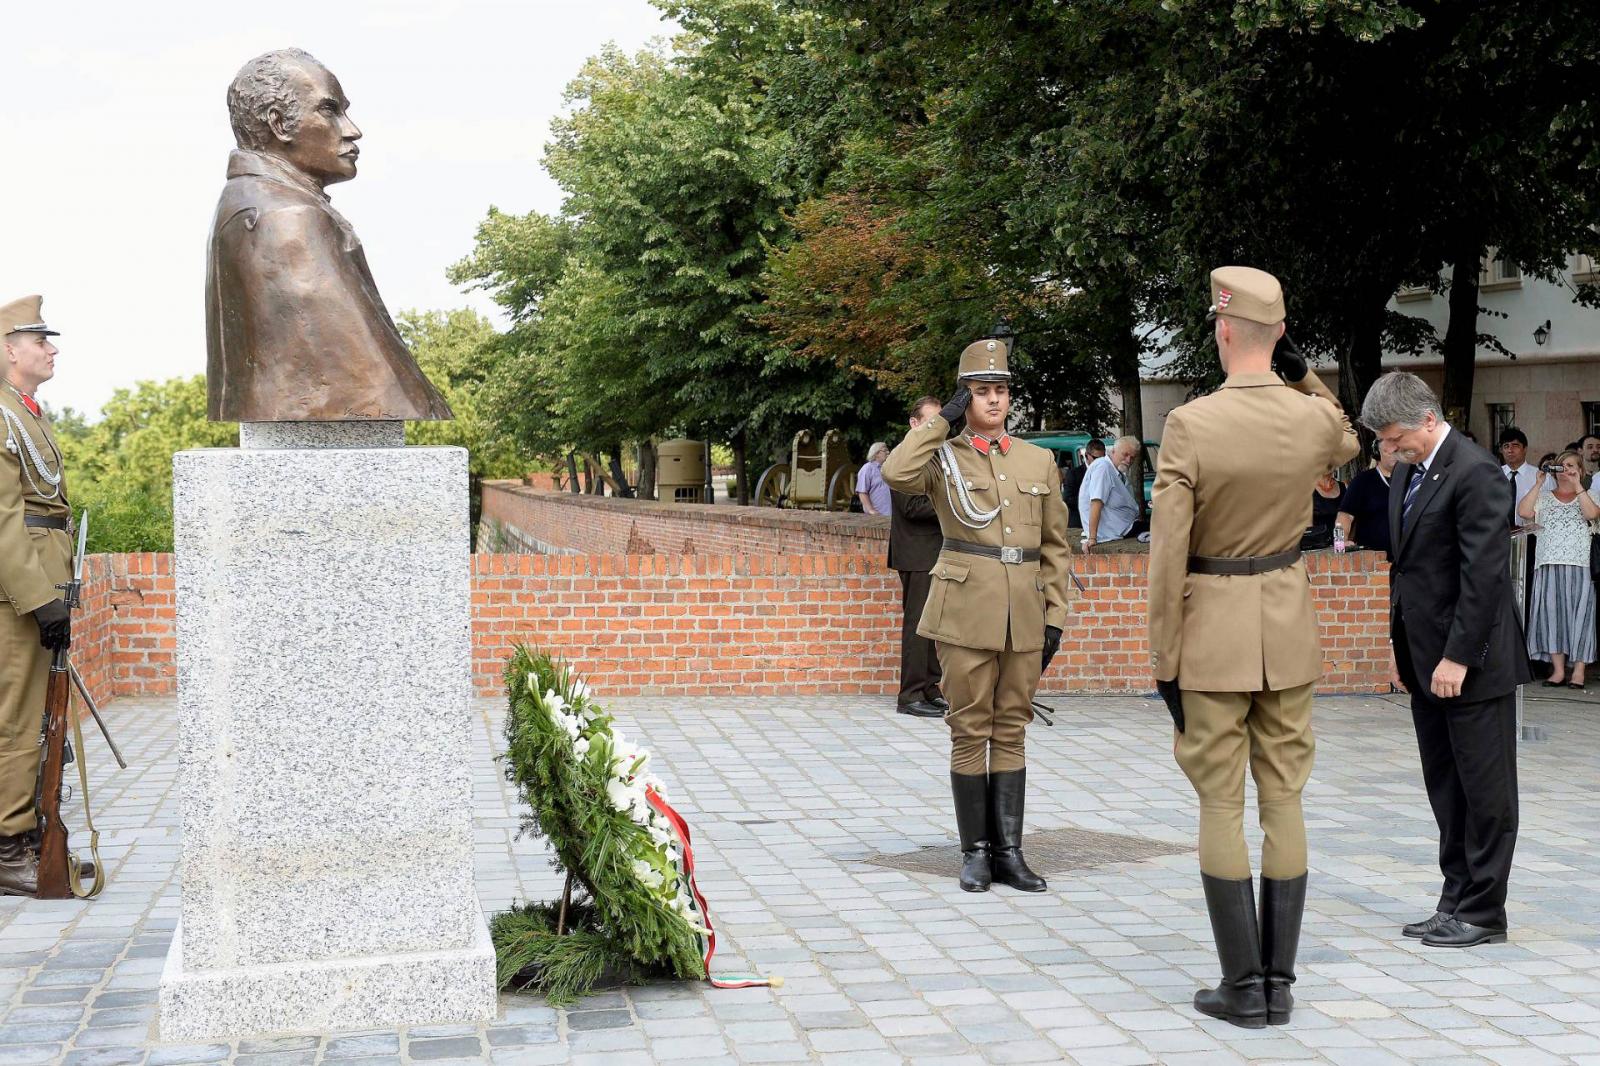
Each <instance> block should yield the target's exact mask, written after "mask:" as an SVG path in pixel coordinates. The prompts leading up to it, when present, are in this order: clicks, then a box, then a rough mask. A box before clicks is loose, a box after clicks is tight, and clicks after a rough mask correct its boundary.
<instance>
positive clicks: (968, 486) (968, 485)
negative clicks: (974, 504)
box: [967, 481, 972, 489]
mask: <svg viewBox="0 0 1600 1066" xmlns="http://www.w3.org/2000/svg"><path fill="white" fill-rule="evenodd" d="M971 487H972V482H970V481H969V482H967V488H969V489H970V488H971Z"/></svg>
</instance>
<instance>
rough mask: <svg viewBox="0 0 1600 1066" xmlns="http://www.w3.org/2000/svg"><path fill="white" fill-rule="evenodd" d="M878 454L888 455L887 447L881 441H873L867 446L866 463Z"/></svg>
mask: <svg viewBox="0 0 1600 1066" xmlns="http://www.w3.org/2000/svg"><path fill="white" fill-rule="evenodd" d="M879 452H883V453H884V454H885V455H887V454H889V446H888V445H887V444H885V443H883V441H881V440H875V441H873V442H872V443H871V444H870V445H868V446H867V462H869V463H870V462H872V457H873V456H874V455H877V454H878V453H879Z"/></svg>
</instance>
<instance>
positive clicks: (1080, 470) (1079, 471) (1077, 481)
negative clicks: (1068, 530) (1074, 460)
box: [1061, 439, 1106, 529]
mask: <svg viewBox="0 0 1600 1066" xmlns="http://www.w3.org/2000/svg"><path fill="white" fill-rule="evenodd" d="M1105 454H1106V444H1105V441H1103V440H1099V439H1091V440H1090V441H1089V443H1088V444H1085V445H1084V446H1083V462H1082V463H1081V464H1079V465H1078V466H1075V467H1073V468H1072V469H1071V470H1069V471H1067V476H1066V477H1064V478H1062V479H1061V495H1062V497H1063V498H1064V499H1065V500H1066V501H1067V519H1068V521H1070V522H1071V523H1072V528H1073V529H1082V528H1083V513H1082V512H1081V511H1079V510H1078V493H1080V492H1082V491H1083V479H1084V476H1085V475H1086V474H1088V473H1089V467H1090V466H1091V465H1092V464H1093V463H1094V461H1095V460H1096V459H1100V458H1103V457H1104V456H1105Z"/></svg>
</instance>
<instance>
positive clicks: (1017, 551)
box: [1000, 547, 1022, 566]
mask: <svg viewBox="0 0 1600 1066" xmlns="http://www.w3.org/2000/svg"><path fill="white" fill-rule="evenodd" d="M1000 561H1001V562H1002V563H1007V564H1009V565H1011V566H1016V565H1017V564H1018V563H1020V562H1022V549H1021V548H1013V547H1003V548H1001V549H1000Z"/></svg>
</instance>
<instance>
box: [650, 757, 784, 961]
mask: <svg viewBox="0 0 1600 1066" xmlns="http://www.w3.org/2000/svg"><path fill="white" fill-rule="evenodd" d="M644 797H645V799H646V800H647V801H648V802H649V804H650V806H651V807H653V808H655V811H656V813H657V814H659V815H661V817H663V818H665V819H666V820H667V822H668V823H669V824H671V826H672V831H673V832H674V833H676V834H677V835H678V843H679V844H680V845H681V846H682V850H683V869H682V872H681V874H680V876H681V877H682V878H683V881H684V884H686V885H687V886H688V888H689V894H690V896H692V897H693V898H694V903H695V906H696V907H697V908H699V910H700V922H701V924H702V925H704V926H705V929H706V933H705V935H704V936H703V937H701V938H700V939H701V942H702V943H703V944H704V945H705V957H704V960H703V961H704V964H705V971H706V980H707V981H710V982H711V984H712V987H714V988H758V987H762V986H770V987H772V988H779V987H781V986H782V985H783V978H781V977H759V976H757V975H755V974H730V975H728V976H726V977H716V976H713V975H712V973H711V957H712V956H713V955H715V954H716V953H717V930H716V928H715V927H714V926H713V925H712V924H711V908H710V907H709V906H707V905H706V898H705V896H703V895H701V894H700V886H699V885H698V884H696V883H695V879H694V845H693V844H691V843H690V840H689V823H688V822H686V821H684V820H683V815H681V814H679V813H678V812H677V811H675V810H673V809H672V805H671V804H670V803H668V802H667V801H666V800H665V799H663V798H662V797H661V794H660V793H659V792H657V791H656V790H655V789H653V788H647V789H645V793H644Z"/></svg>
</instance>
